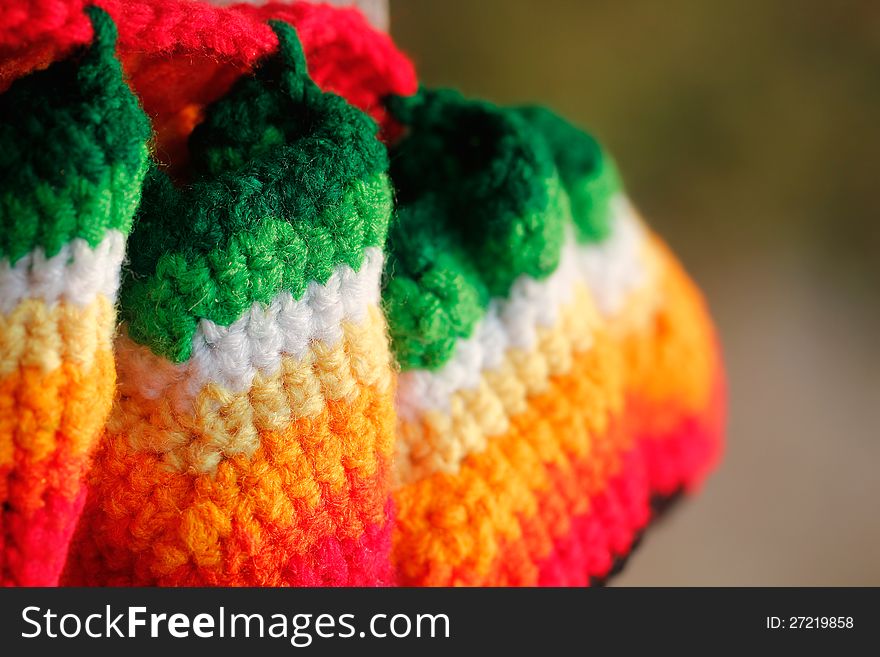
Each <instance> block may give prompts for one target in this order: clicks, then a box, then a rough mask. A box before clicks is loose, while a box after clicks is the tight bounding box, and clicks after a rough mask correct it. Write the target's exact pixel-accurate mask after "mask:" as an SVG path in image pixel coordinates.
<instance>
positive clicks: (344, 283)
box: [0, 0, 725, 586]
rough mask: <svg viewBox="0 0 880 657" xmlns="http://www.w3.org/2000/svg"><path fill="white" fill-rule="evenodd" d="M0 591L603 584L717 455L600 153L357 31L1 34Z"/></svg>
mask: <svg viewBox="0 0 880 657" xmlns="http://www.w3.org/2000/svg"><path fill="white" fill-rule="evenodd" d="M0 55H2V57H3V65H2V66H0V89H2V91H0V145H2V148H0V171H2V173H3V176H2V189H0V223H2V227H3V234H2V236H0V248H2V251H0V256H2V261H0V314H2V325H0V344H2V350H0V368H2V370H0V386H2V387H0V404H2V409H0V427H2V429H0V500H2V502H3V512H2V525H0V581H2V583H3V584H4V585H11V586H15V585H40V586H52V585H59V584H60V585H70V586H108V585H115V586H145V585H149V586H152V585H160V586H395V585H397V586H452V585H465V586H584V585H591V584H596V583H602V582H604V581H605V580H606V579H608V578H609V577H610V576H611V575H613V574H614V573H615V572H616V571H617V570H618V569H619V568H620V566H621V565H622V563H623V561H624V560H625V559H626V558H627V556H628V555H629V554H630V552H631V551H632V549H633V548H634V547H635V545H636V544H637V543H638V542H639V540H640V538H641V536H642V534H643V532H644V531H645V530H646V529H647V528H648V526H649V524H650V523H651V522H652V520H654V519H655V518H656V517H657V516H658V515H659V513H660V511H661V510H662V509H663V508H665V507H666V506H668V504H669V503H670V502H671V501H674V500H676V499H678V498H679V497H684V496H687V495H688V494H691V493H693V492H696V491H697V490H698V489H699V487H700V485H701V484H702V482H703V480H704V478H705V477H706V475H707V474H708V472H709V471H710V470H711V468H712V467H713V466H714V464H715V463H716V461H717V459H718V457H719V456H720V452H721V448H722V443H723V433H724V415H725V381H724V374H723V366H722V360H721V352H720V347H719V342H718V339H717V337H716V334H715V330H714V328H713V325H712V321H711V319H710V317H709V314H708V311H707V308H706V304H705V302H704V300H703V298H702V296H701V294H700V292H699V290H698V289H697V287H696V286H695V284H694V283H693V282H692V281H691V280H690V279H689V277H688V275H687V274H686V272H685V271H684V269H683V268H682V266H681V265H680V264H679V262H678V261H677V260H676V258H675V256H674V255H673V254H672V252H671V251H670V250H669V248H668V247H667V246H666V245H665V244H664V243H663V242H662V240H661V239H660V238H659V237H658V236H657V235H656V234H655V233H654V232H652V230H651V229H650V228H649V227H648V225H647V223H646V222H645V220H644V219H643V218H642V216H641V215H640V214H639V212H638V211H637V210H636V209H635V206H634V204H633V202H632V201H631V200H630V198H629V197H628V195H627V192H626V190H625V187H624V184H623V180H624V178H625V176H623V175H622V174H621V173H620V172H619V171H618V167H617V165H616V164H615V162H614V160H613V159H612V158H611V156H610V154H609V153H608V152H607V151H606V150H605V149H604V148H603V147H602V146H601V145H600V144H599V142H598V141H597V140H596V139H594V138H593V137H592V136H590V135H589V134H588V133H587V132H585V131H583V130H582V129H580V128H579V127H577V126H575V125H573V124H572V123H570V122H568V121H566V120H565V119H564V118H562V117H561V116H559V115H558V114H556V113H554V112H553V111H551V110H549V109H546V108H544V107H540V106H536V105H528V106H525V105H521V106H501V105H497V104H494V103H491V102H488V101H484V100H478V99H472V98H468V97H466V96H465V95H463V94H461V93H459V92H458V91H455V90H449V89H432V88H428V87H424V86H423V87H420V86H419V85H418V84H417V82H416V77H415V72H414V69H413V67H412V64H411V63H410V62H409V61H408V60H407V58H406V57H405V56H404V55H403V54H402V53H401V52H400V51H399V50H398V49H397V48H396V47H395V46H394V44H393V43H392V42H391V40H390V38H389V37H388V36H387V35H385V34H382V33H381V32H379V31H377V30H376V29H375V28H373V27H371V26H370V25H369V24H368V23H367V22H366V20H365V19H364V18H363V16H361V15H360V13H359V12H357V10H355V9H351V8H347V9H340V8H333V7H330V6H325V5H313V4H309V3H305V2H296V3H293V4H268V5H264V6H256V7H255V6H251V5H235V6H231V7H219V8H218V7H214V6H210V5H207V4H202V3H200V2H190V1H187V0H97V2H95V3H94V5H88V6H87V5H86V4H84V3H83V2H82V1H81V0H65V1H61V2H57V1H56V2H51V1H49V0H28V1H27V2H23V3H20V6H19V8H18V9H16V10H12V9H4V10H0Z"/></svg>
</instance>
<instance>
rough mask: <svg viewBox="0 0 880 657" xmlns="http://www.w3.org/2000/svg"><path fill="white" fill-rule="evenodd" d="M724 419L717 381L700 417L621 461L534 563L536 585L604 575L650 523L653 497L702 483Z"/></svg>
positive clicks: (640, 444)
mask: <svg viewBox="0 0 880 657" xmlns="http://www.w3.org/2000/svg"><path fill="white" fill-rule="evenodd" d="M724 416H725V408H724V392H723V386H722V384H721V383H720V382H719V383H718V385H716V387H715V392H714V395H713V400H712V403H711V405H710V407H709V408H707V410H706V412H705V413H704V414H702V415H699V416H691V417H687V418H684V419H683V421H682V423H681V425H680V426H679V428H678V429H677V430H676V431H675V432H674V433H672V434H671V435H668V436H644V437H642V438H640V439H639V440H638V441H637V444H636V447H635V448H634V449H632V450H631V451H630V452H629V453H628V454H627V455H626V456H625V457H624V462H623V467H622V468H621V471H620V472H619V473H618V474H617V475H616V476H615V477H613V478H612V479H611V481H609V482H608V486H607V487H606V489H605V490H603V491H602V492H601V493H599V494H598V495H595V496H593V497H592V498H591V504H590V511H589V512H587V513H585V514H580V515H577V516H575V517H574V518H573V519H572V521H571V529H570V531H569V533H568V534H567V535H566V536H564V537H561V538H558V539H557V540H555V541H554V542H553V549H552V551H551V553H550V554H549V556H547V557H545V558H544V559H542V560H541V561H540V562H539V563H538V568H537V570H538V580H537V582H535V583H536V584H537V585H539V586H586V585H588V584H589V583H590V580H591V579H593V578H603V577H605V576H607V575H608V574H609V572H610V571H611V568H612V566H613V565H614V561H615V559H617V558H620V557H624V556H626V555H627V554H628V553H629V551H630V549H631V548H632V545H633V541H634V540H635V538H636V537H637V536H638V534H639V533H640V532H641V531H642V530H643V529H644V528H645V527H646V526H647V524H648V523H649V521H650V519H651V508H650V507H651V498H652V497H653V496H655V495H660V496H669V495H672V494H674V493H675V492H676V491H677V490H679V489H681V488H682V487H683V488H685V489H686V490H687V489H693V488H694V487H695V486H698V485H699V484H700V483H701V482H702V480H703V478H704V476H705V474H706V473H707V472H708V470H710V469H711V468H712V466H713V465H714V463H715V462H716V460H717V459H718V457H719V455H720V448H721V442H720V435H721V433H720V431H721V428H722V426H723V423H724ZM558 474H559V473H558ZM539 515H540V513H539Z"/></svg>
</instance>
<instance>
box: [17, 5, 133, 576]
mask: <svg viewBox="0 0 880 657" xmlns="http://www.w3.org/2000/svg"><path fill="white" fill-rule="evenodd" d="M89 16H90V17H91V20H92V23H93V26H94V34H95V36H94V43H93V44H92V45H91V46H89V47H88V48H86V49H85V50H84V51H83V52H78V53H74V55H73V56H71V57H70V59H68V60H66V61H63V62H60V63H58V64H55V65H53V66H51V67H49V68H48V69H46V70H45V71H42V72H39V73H34V74H33V75H31V76H28V77H26V78H23V79H21V80H18V81H17V82H16V83H15V84H13V85H12V86H11V87H10V88H9V90H8V91H7V92H6V93H4V94H2V95H0V180H2V189H0V227H2V230H0V502H2V518H0V526H2V527H3V531H2V532H0V534H2V537H0V583H2V584H6V585H30V586H34V585H40V586H45V585H54V584H56V583H57V581H58V576H59V574H60V572H61V569H62V566H63V564H64V559H65V556H66V554H67V548H68V543H69V541H70V538H71V535H72V533H73V530H74V526H75V524H76V522H77V519H78V517H79V514H80V510H81V508H82V504H83V501H84V499H85V484H84V475H85V472H86V469H87V466H88V464H89V462H90V458H91V454H92V451H93V447H94V446H95V444H96V443H97V441H98V437H99V435H100V434H101V432H102V430H103V427H104V423H105V420H106V418H107V415H108V412H109V410H110V405H111V401H112V398H113V393H114V384H115V379H116V372H115V368H114V363H113V353H112V338H113V333H114V330H115V326H116V312H115V302H116V292H117V288H118V285H119V276H120V266H121V263H122V259H123V255H124V251H125V242H126V236H127V233H128V230H129V227H130V226H131V221H132V214H133V212H134V210H135V206H136V205H137V203H138V200H139V198H140V185H141V180H142V179H143V176H144V173H145V171H146V167H147V140H148V139H149V136H150V130H149V123H148V121H147V117H146V116H145V115H144V113H143V112H142V111H141V109H140V107H139V105H138V102H137V100H136V98H135V97H134V95H133V94H132V93H131V91H130V90H129V89H128V87H127V86H126V84H125V81H124V80H123V77H122V69H121V67H120V65H119V63H118V61H117V60H116V57H115V54H114V48H115V43H116V29H115V27H114V25H113V23H112V21H111V20H110V18H109V17H108V16H107V15H106V14H105V13H104V12H103V11H102V10H99V9H94V8H92V9H89Z"/></svg>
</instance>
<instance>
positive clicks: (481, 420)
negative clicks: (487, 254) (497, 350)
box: [396, 245, 662, 485]
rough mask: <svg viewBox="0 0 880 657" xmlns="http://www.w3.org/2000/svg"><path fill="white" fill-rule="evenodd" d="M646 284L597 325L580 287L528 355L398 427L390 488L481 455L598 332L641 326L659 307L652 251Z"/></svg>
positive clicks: (518, 353) (515, 354) (620, 332)
mask: <svg viewBox="0 0 880 657" xmlns="http://www.w3.org/2000/svg"><path fill="white" fill-rule="evenodd" d="M644 260H645V262H646V267H647V269H648V271H649V272H650V274H651V275H650V276H649V279H648V281H649V282H648V283H647V284H646V285H645V286H643V287H642V288H640V289H638V290H636V291H635V292H633V294H632V295H631V296H630V298H629V299H628V300H627V303H626V306H625V307H624V308H623V310H622V311H621V312H620V313H619V314H618V315H617V316H616V317H615V318H613V320H612V321H611V322H610V323H609V322H607V320H605V319H603V318H601V317H600V316H599V315H598V312H597V310H596V308H595V305H594V303H593V300H592V298H591V295H590V292H589V291H588V290H587V288H586V286H584V285H579V286H578V287H577V288H576V290H575V291H574V294H573V297H572V301H571V303H569V304H568V305H566V306H565V307H564V308H562V309H561V310H560V313H559V320H558V322H557V323H556V325H555V326H552V327H547V328H539V329H538V341H537V344H536V346H535V348H534V349H529V350H525V349H511V350H509V351H508V352H507V353H506V354H505V357H504V360H503V361H502V363H501V366H500V367H499V368H497V369H493V370H487V371H484V372H483V373H482V375H481V377H480V383H479V385H478V386H477V387H476V388H473V389H469V390H460V391H458V392H456V393H455V394H454V395H453V396H452V398H451V399H450V407H451V408H450V411H449V412H444V411H441V410H429V411H426V412H425V413H424V414H423V415H422V416H421V418H420V420H419V421H409V422H408V421H405V420H400V421H399V422H398V467H397V472H396V479H397V484H398V485H405V484H407V483H410V482H413V481H418V480H419V479H422V478H424V477H428V476H430V475H431V474H433V473H434V472H448V473H454V472H456V471H457V470H458V468H459V467H460V466H461V463H462V461H463V460H464V459H465V458H466V457H467V456H468V455H469V454H474V453H479V452H482V451H484V450H485V449H486V446H487V444H488V441H489V440H490V439H491V438H492V437H493V436H499V435H502V434H504V433H506V432H507V431H508V428H509V425H510V418H511V417H512V416H514V415H517V414H519V413H523V412H524V411H525V410H526V409H527V408H528V405H529V398H530V397H532V396H535V395H539V394H542V393H543V392H545V391H546V390H547V388H548V386H549V384H550V378H551V377H553V376H561V375H565V374H568V373H569V372H570V371H571V368H572V363H573V359H574V357H575V355H576V354H578V353H580V352H582V351H585V350H587V349H590V348H591V347H592V346H593V340H594V336H595V333H596V331H597V329H598V328H599V327H600V326H601V327H602V328H603V330H605V331H606V332H608V333H609V334H610V335H611V336H614V337H622V336H624V335H627V334H630V333H632V332H635V331H639V330H641V329H642V327H644V326H646V325H647V324H648V322H649V321H650V318H651V317H652V316H653V315H654V313H655V311H656V309H657V307H658V304H659V303H660V302H661V290H660V287H659V283H660V281H661V280H662V276H661V274H660V272H659V271H658V270H659V268H660V266H661V263H660V262H659V260H658V258H657V252H656V249H654V248H653V247H648V246H647V245H646V247H645V253H644Z"/></svg>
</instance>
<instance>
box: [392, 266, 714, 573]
mask: <svg viewBox="0 0 880 657" xmlns="http://www.w3.org/2000/svg"><path fill="white" fill-rule="evenodd" d="M667 264H668V265H669V266H668V267H667V268H666V270H665V274H666V275H665V276H664V280H663V285H662V292H663V306H662V307H661V309H660V311H659V312H658V313H657V314H656V316H655V318H654V320H653V321H652V322H651V323H650V325H649V326H648V327H646V330H645V331H642V332H640V333H637V334H632V335H629V336H627V337H626V338H624V339H623V340H622V341H620V340H613V339H611V338H609V337H607V336H603V335H597V337H596V340H595V343H594V345H593V347H592V348H591V349H589V350H588V351H586V352H583V353H579V354H576V355H575V357H574V364H573V366H572V368H571V371H570V372H569V373H568V374H566V375H559V376H554V377H551V380H550V385H549V388H548V390H546V391H545V392H543V393H541V394H538V395H534V396H532V397H530V398H529V407H528V409H527V410H526V411H525V412H523V413H520V414H517V415H515V416H513V417H511V418H510V427H509V429H508V431H507V432H505V433H504V434H502V435H500V436H495V437H493V438H491V439H490V440H489V441H488V446H487V448H486V450H485V451H483V452H481V453H476V454H472V455H470V456H468V457H467V458H466V459H465V461H464V462H463V464H462V467H461V470H460V472H458V473H457V474H447V473H439V472H438V473H435V474H433V475H431V476H430V477H427V478H425V479H422V480H421V481H418V482H416V483H413V484H410V485H407V486H405V487H403V488H401V489H400V490H399V491H397V493H396V495H395V500H396V502H397V505H398V528H397V531H396V535H395V557H396V560H397V563H398V564H399V566H400V568H401V572H402V574H403V576H404V580H405V581H406V580H409V581H419V582H425V583H429V582H433V583H444V582H448V581H449V580H448V577H450V576H451V574H452V573H458V572H459V571H460V570H461V569H462V568H463V569H464V570H465V571H468V570H472V571H473V577H475V578H476V579H477V580H480V579H481V578H483V577H486V576H487V575H488V574H489V572H490V569H491V568H492V567H493V563H494V562H495V560H496V558H497V557H498V554H499V549H500V544H502V543H504V542H509V541H511V540H516V539H517V537H519V536H521V532H522V528H521V524H520V523H521V522H522V521H523V518H526V519H527V518H531V517H534V516H535V514H536V513H537V511H538V508H539V504H538V498H537V497H536V496H537V495H539V494H540V492H541V491H546V490H548V489H550V488H551V475H550V473H549V470H550V469H551V468H561V469H563V470H566V469H569V468H571V464H572V463H573V462H575V463H577V462H583V463H584V464H585V465H584V467H585V468H589V473H586V472H584V473H580V474H579V479H578V481H577V484H578V488H579V492H578V494H577V495H572V496H570V501H571V504H570V505H568V504H566V506H565V508H561V510H560V513H559V514H557V515H556V517H557V518H558V519H559V520H560V522H563V523H564V522H567V521H566V518H568V517H570V514H572V513H583V512H584V511H585V509H586V505H587V504H588V496H587V495H584V494H583V490H584V489H585V488H587V489H590V490H597V489H599V488H601V487H602V486H603V485H604V483H605V482H606V481H607V480H608V478H609V477H610V476H612V475H613V474H614V472H616V469H617V468H618V467H619V463H620V458H621V455H622V453H623V452H625V451H626V450H627V449H628V448H629V447H630V445H631V443H632V440H633V436H634V435H635V434H636V432H637V428H638V429H639V430H640V429H642V428H644V426H639V424H638V423H637V422H634V421H631V420H630V419H629V417H627V420H626V423H627V429H626V430H625V431H622V430H616V429H615V428H614V427H615V426H619V423H620V420H621V419H622V414H623V412H624V403H623V397H624V392H623V391H624V389H625V386H626V388H627V389H628V396H633V397H636V398H639V397H641V396H642V395H644V396H645V397H646V403H648V404H649V405H650V408H651V411H647V409H645V408H643V407H642V405H641V404H637V405H633V411H637V412H639V413H640V414H641V413H645V417H646V418H647V417H651V418H652V419H651V420H639V421H640V422H642V424H644V425H651V426H652V427H654V428H655V429H656V428H662V427H663V426H666V425H667V424H668V423H670V422H673V421H678V420H679V419H680V418H681V417H682V415H687V414H689V413H690V414H693V413H699V412H700V411H701V410H702V409H703V408H704V407H705V406H706V405H707V404H708V403H709V400H710V398H711V392H712V385H713V381H714V377H715V373H716V368H717V356H716V355H715V343H714V336H713V333H712V329H711V326H710V324H709V320H708V317H707V316H706V314H705V310H704V308H703V305H702V300H701V299H700V297H699V294H698V293H697V292H696V289H695V288H694V286H693V285H692V284H691V283H690V282H689V280H688V279H687V277H686V275H685V274H684V273H683V271H682V270H681V269H680V267H678V266H677V265H674V263H673V262H672V261H668V262H667ZM694 324H696V328H695V327H694V326H692V325H694ZM681 359H692V360H691V361H689V362H682V361H681ZM655 367H656V368H657V369H656V371H655V369H654V368H655ZM654 409H657V415H659V416H660V418H661V420H660V421H657V420H656V419H654V418H653V416H654V412H653V411H654ZM646 411H647V412H646ZM627 415H629V412H627ZM615 418H616V419H615ZM657 435H661V434H659V433H658V434H657ZM584 478H586V480H585V479H584ZM574 483H575V481H574V480H572V485H574ZM565 497H569V496H565ZM560 499H563V498H560ZM581 507H584V508H581ZM543 513H544V511H543V510H542V516H543ZM548 540H549V534H548ZM547 545H548V546H549V543H547ZM547 549H549V547H548V548H547ZM462 572H463V571H462Z"/></svg>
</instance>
